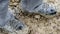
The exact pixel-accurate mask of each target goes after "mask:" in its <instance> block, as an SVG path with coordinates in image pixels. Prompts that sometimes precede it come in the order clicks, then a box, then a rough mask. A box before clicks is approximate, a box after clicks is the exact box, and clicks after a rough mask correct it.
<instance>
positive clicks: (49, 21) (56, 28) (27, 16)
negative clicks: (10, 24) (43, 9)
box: [5, 0, 60, 34]
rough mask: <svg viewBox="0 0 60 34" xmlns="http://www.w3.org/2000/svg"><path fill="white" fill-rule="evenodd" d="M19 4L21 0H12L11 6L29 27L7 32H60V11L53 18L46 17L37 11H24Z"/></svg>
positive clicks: (21, 33) (36, 33)
mask: <svg viewBox="0 0 60 34" xmlns="http://www.w3.org/2000/svg"><path fill="white" fill-rule="evenodd" d="M52 1H54V0H52ZM19 6H20V0H10V5H9V8H11V11H13V12H15V13H14V15H15V16H16V17H17V18H18V19H20V20H22V21H24V23H25V24H26V25H27V27H26V28H24V29H23V30H20V31H17V33H5V34H60V13H58V15H56V16H54V17H53V18H46V17H44V16H42V15H40V14H36V13H33V14H31V13H24V12H23V10H21V9H20V8H21V7H19ZM59 8H60V7H59ZM58 12H59V10H58Z"/></svg>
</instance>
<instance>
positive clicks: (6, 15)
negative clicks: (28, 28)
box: [0, 0, 24, 31]
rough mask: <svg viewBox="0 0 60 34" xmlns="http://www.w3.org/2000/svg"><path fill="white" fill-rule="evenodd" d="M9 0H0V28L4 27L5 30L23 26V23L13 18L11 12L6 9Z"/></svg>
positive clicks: (18, 28)
mask: <svg viewBox="0 0 60 34" xmlns="http://www.w3.org/2000/svg"><path fill="white" fill-rule="evenodd" d="M8 5H9V0H0V28H4V29H5V30H7V31H13V29H15V30H20V29H22V28H23V27H24V24H23V23H22V22H21V21H19V20H17V19H15V17H14V16H13V14H11V12H10V11H8Z"/></svg>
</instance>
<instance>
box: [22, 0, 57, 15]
mask: <svg viewBox="0 0 60 34" xmlns="http://www.w3.org/2000/svg"><path fill="white" fill-rule="evenodd" d="M43 1H44V0H21V6H22V8H23V10H26V11H27V12H31V13H32V12H33V13H39V14H44V15H55V14H56V13H57V10H56V7H55V6H54V4H52V3H50V4H49V3H44V2H43Z"/></svg>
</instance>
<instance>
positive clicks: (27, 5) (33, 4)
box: [22, 0, 43, 10]
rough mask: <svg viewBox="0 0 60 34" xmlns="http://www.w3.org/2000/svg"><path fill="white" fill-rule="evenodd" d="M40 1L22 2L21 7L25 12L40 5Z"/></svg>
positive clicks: (25, 0) (27, 0)
mask: <svg viewBox="0 0 60 34" xmlns="http://www.w3.org/2000/svg"><path fill="white" fill-rule="evenodd" d="M42 1H43V0H23V1H22V7H23V8H25V9H27V10H32V9H34V7H36V6H37V5H39V4H42Z"/></svg>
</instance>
